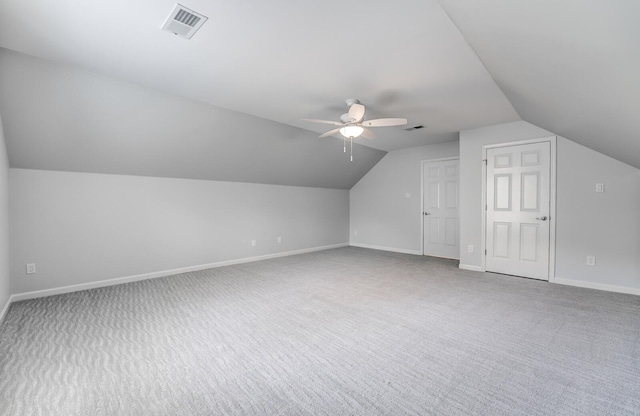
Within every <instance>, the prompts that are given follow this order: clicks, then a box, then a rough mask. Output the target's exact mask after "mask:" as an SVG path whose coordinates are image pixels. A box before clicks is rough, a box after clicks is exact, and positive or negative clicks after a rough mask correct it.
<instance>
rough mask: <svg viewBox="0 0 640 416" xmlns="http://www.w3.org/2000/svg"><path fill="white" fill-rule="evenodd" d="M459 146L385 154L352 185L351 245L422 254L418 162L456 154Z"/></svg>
mask: <svg viewBox="0 0 640 416" xmlns="http://www.w3.org/2000/svg"><path fill="white" fill-rule="evenodd" d="M458 148H459V145H458V141H453V142H446V143H438V144H432V145H427V146H420V147H412V148H409V149H403V150H397V151H394V152H390V153H387V155H386V156H385V157H383V158H382V160H381V161H380V162H378V164H377V165H376V166H374V167H373V168H372V169H371V170H370V171H369V172H368V173H367V174H366V175H365V176H364V177H363V178H362V179H360V181H359V182H358V183H357V184H356V185H354V187H353V188H351V192H350V201H351V203H350V210H351V230H350V241H351V244H353V245H359V246H364V247H372V248H382V249H387V250H393V251H399V252H405V253H413V254H422V253H421V249H422V241H421V239H422V230H421V224H422V212H421V206H422V205H421V202H420V198H421V196H422V190H421V177H422V164H421V161H423V160H428V159H438V158H446V157H456V156H458ZM406 194H410V197H408V198H407V195H406ZM356 232H357V235H356Z"/></svg>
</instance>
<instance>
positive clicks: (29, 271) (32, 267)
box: [27, 263, 36, 274]
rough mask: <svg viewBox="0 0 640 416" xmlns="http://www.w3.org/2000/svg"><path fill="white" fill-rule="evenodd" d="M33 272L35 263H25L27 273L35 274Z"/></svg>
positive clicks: (34, 271)
mask: <svg viewBox="0 0 640 416" xmlns="http://www.w3.org/2000/svg"><path fill="white" fill-rule="evenodd" d="M35 273H36V264H35V263H27V274H35Z"/></svg>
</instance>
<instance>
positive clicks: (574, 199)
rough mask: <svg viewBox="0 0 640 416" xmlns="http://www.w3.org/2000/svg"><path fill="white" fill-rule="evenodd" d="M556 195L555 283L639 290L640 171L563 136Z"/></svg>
mask: <svg viewBox="0 0 640 416" xmlns="http://www.w3.org/2000/svg"><path fill="white" fill-rule="evenodd" d="M596 183H603V184H604V186H605V189H604V190H605V192H603V193H596V192H595V184H596ZM557 193H558V196H557V212H556V216H557V217H558V223H557V228H556V229H557V235H556V256H557V257H556V280H558V279H570V280H579V281H582V282H588V283H595V284H597V285H612V286H619V287H628V288H635V289H640V169H636V168H634V167H631V166H629V165H626V164H624V163H621V162H618V161H617V160H614V159H611V158H609V157H607V156H604V155H602V154H601V153H598V152H596V151H594V150H591V149H588V148H586V147H584V146H581V145H579V144H576V143H574V142H572V141H569V140H567V139H564V138H561V137H559V138H558V183H557ZM588 255H595V256H596V266H595V267H592V266H587V265H586V256H588ZM558 281H560V280H558ZM597 285H596V287H597ZM636 293H638V294H640V292H636Z"/></svg>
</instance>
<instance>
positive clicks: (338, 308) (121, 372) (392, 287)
mask: <svg viewBox="0 0 640 416" xmlns="http://www.w3.org/2000/svg"><path fill="white" fill-rule="evenodd" d="M0 414H2V415H48V416H50V415H65V416H71V415H405V414H407V415H639V414H640V297H637V296H632V295H623V294H615V293H607V292H600V291H595V290H589V289H581V288H574V287H565V286H561V285H553V284H549V283H545V282H540V281H534V280H528V279H521V278H514V277H509V276H500V275H492V274H482V273H475V272H468V271H463V270H459V269H458V268H457V264H456V263H455V262H452V261H447V260H438V259H432V258H426V257H419V256H410V255H402V254H395V253H386V252H381V251H374V250H366V249H359V248H354V247H348V248H342V249H336V250H327V251H323V252H317V253H311V254H304V255H299V256H292V257H285V258H280V259H274V260H268V261H262V262H256V263H248V264H243V265H236V266H229V267H222V268H217V269H211V270H206V271H202V272H194V273H186V274H182V275H178V276H172V277H167V278H160V279H155V280H148V281H143V282H137V283H131V284H126V285H120V286H112V287H107V288H101V289H94V290H89V291H84V292H77V293H71V294H66V295H60V296H52V297H48V298H42V299H34V300H29V301H23V302H17V303H15V304H13V305H12V306H11V308H10V310H9V312H8V314H7V316H6V318H5V320H4V322H3V323H2V325H0Z"/></svg>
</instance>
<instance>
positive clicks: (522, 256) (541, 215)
mask: <svg viewBox="0 0 640 416" xmlns="http://www.w3.org/2000/svg"><path fill="white" fill-rule="evenodd" d="M550 159H551V145H550V143H549V142H541V143H533V144H524V145H517V146H506V147H498V148H492V149H488V150H487V184H486V185H487V188H486V189H487V195H486V196H487V200H486V202H487V206H486V210H487V212H486V214H487V215H486V236H487V240H486V250H487V252H486V270H487V271H488V272H497V273H505V274H511V275H516V276H523V277H530V278H534V279H541V280H549V232H550V225H549V224H550V218H549V212H550V211H549V209H550V205H549V195H550V194H549V190H550V189H549V187H550Z"/></svg>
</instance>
